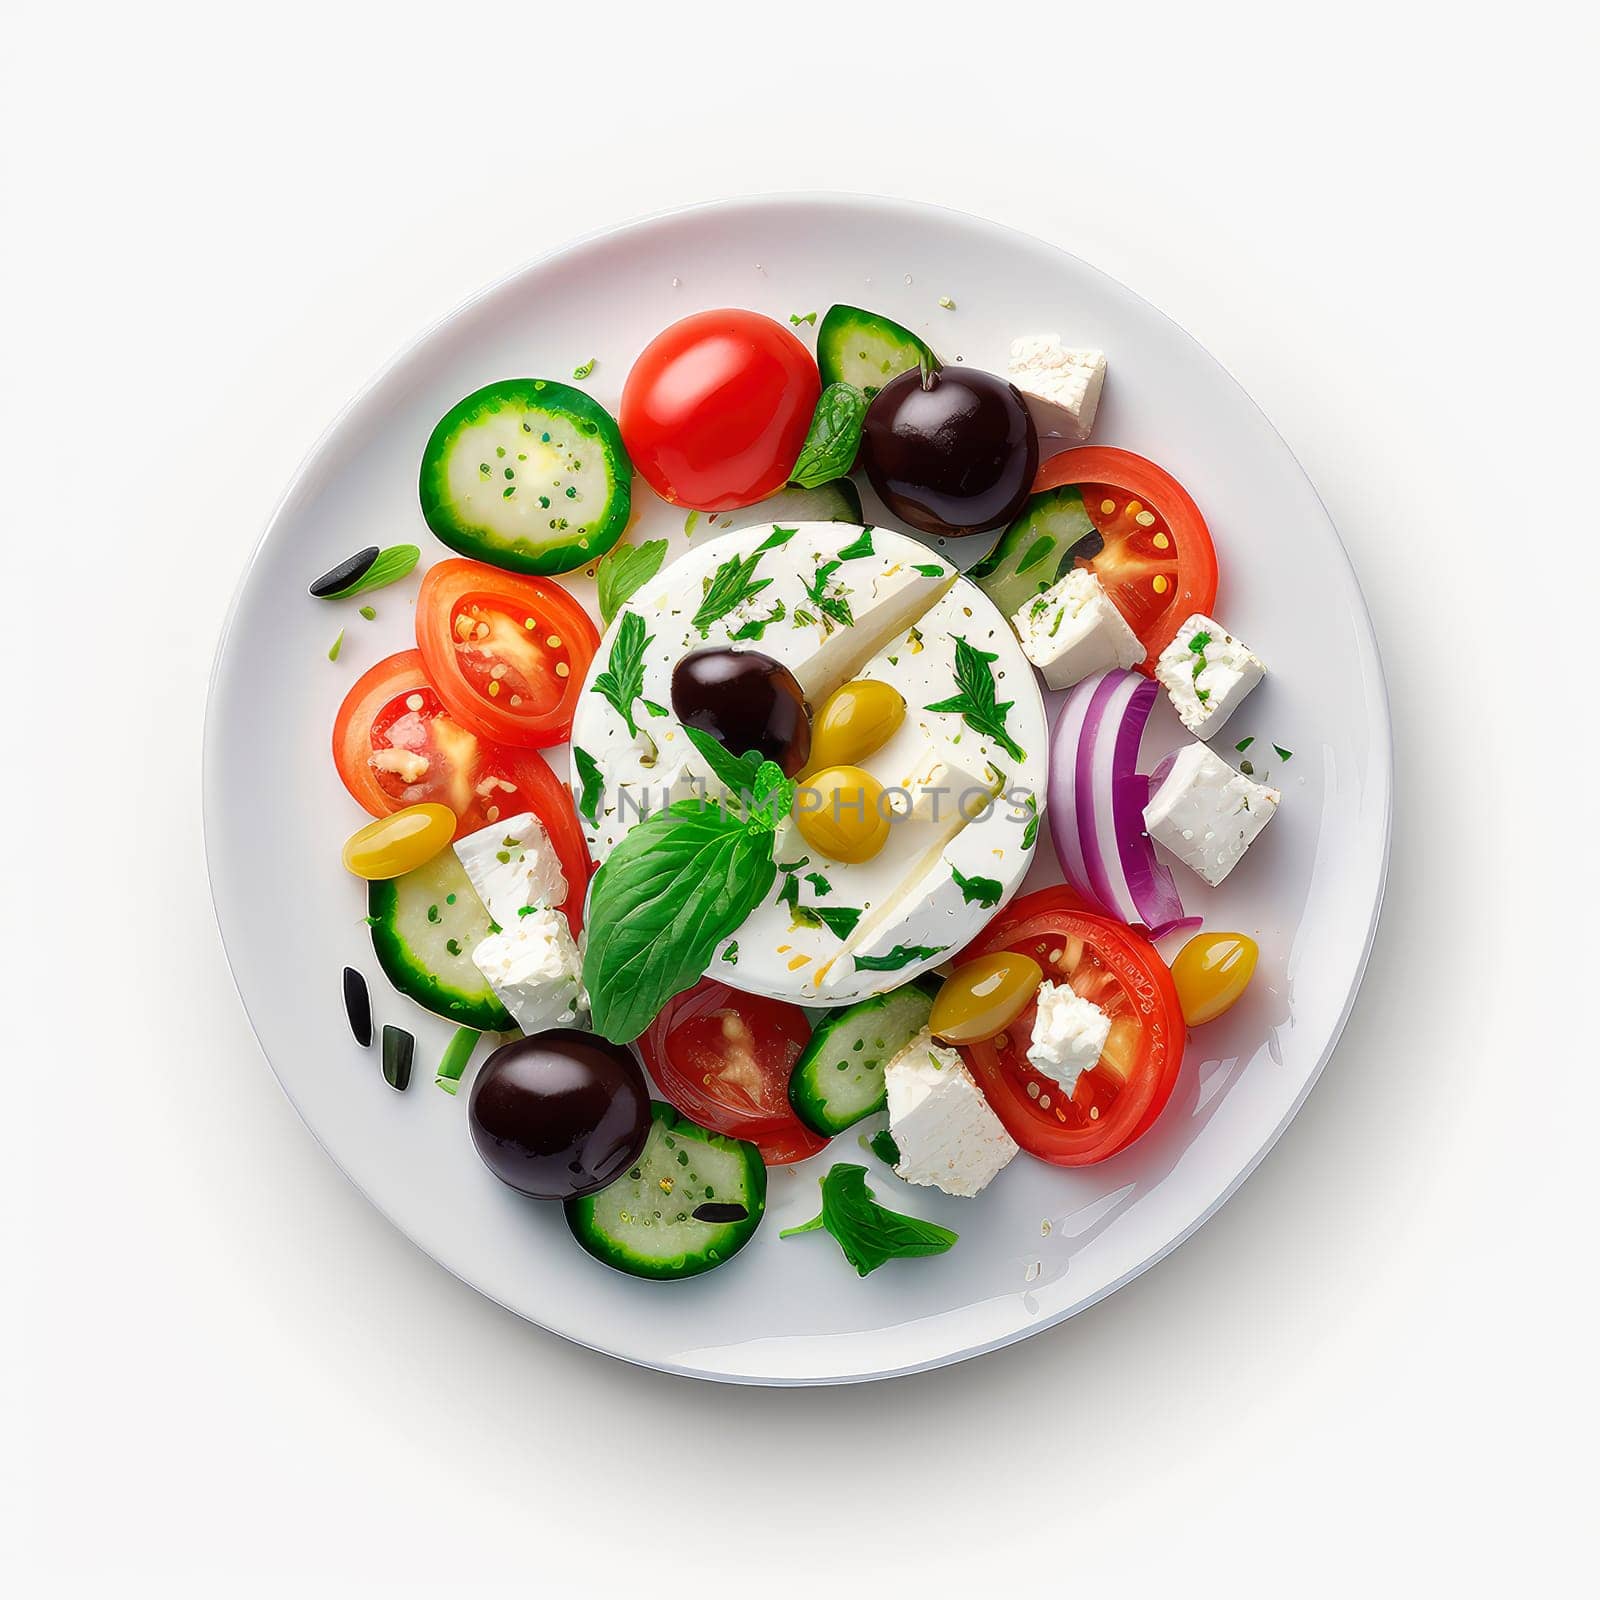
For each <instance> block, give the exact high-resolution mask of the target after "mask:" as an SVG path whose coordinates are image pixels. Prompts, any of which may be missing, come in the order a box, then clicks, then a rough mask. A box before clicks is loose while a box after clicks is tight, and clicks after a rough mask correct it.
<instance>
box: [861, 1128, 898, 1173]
mask: <svg viewBox="0 0 1600 1600" xmlns="http://www.w3.org/2000/svg"><path fill="white" fill-rule="evenodd" d="M867 1148H868V1149H869V1150H871V1152H872V1153H873V1155H875V1156H876V1157H877V1158H878V1159H879V1160H880V1161H887V1162H888V1163H889V1165H890V1166H891V1167H898V1166H899V1165H900V1146H899V1145H897V1144H896V1143H895V1142H894V1135H893V1134H892V1133H890V1132H889V1130H888V1129H887V1128H880V1129H879V1130H878V1131H877V1132H876V1133H875V1134H873V1136H872V1137H871V1138H870V1139H868V1140H867Z"/></svg>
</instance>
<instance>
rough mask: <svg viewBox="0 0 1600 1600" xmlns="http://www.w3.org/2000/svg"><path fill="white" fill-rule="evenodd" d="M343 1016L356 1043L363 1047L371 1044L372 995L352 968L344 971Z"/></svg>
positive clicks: (364, 981) (363, 979)
mask: <svg viewBox="0 0 1600 1600" xmlns="http://www.w3.org/2000/svg"><path fill="white" fill-rule="evenodd" d="M344 1014H345V1016H347V1017H348V1018H349V1019H350V1031H351V1033H353V1034H354V1035H355V1036H356V1043H357V1044H359V1045H362V1046H363V1047H364V1046H366V1045H369V1044H371V1043H372V995H371V994H370V993H369V992H368V990H367V980H366V979H365V978H364V977H362V976H361V974H360V973H359V972H357V971H356V969H355V968H354V967H346V968H345V969H344Z"/></svg>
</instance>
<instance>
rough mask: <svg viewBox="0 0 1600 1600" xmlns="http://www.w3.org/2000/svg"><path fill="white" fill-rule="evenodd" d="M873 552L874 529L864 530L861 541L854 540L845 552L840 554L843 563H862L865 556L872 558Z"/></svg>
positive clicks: (846, 547) (845, 548)
mask: <svg viewBox="0 0 1600 1600" xmlns="http://www.w3.org/2000/svg"><path fill="white" fill-rule="evenodd" d="M872 553H873V550H872V529H871V528H863V529H862V530H861V537H860V538H859V539H852V540H851V541H850V543H849V544H847V545H846V546H845V547H844V549H843V550H841V551H840V552H839V559H840V560H841V561H860V560H861V559H862V558H863V557H864V556H870V555H871V554H872Z"/></svg>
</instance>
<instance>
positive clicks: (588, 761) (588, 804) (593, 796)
mask: <svg viewBox="0 0 1600 1600" xmlns="http://www.w3.org/2000/svg"><path fill="white" fill-rule="evenodd" d="M572 764H573V765H574V766H575V767H576V768H577V769H578V780H579V782H580V783H581V784H582V785H583V790H582V793H581V794H580V795H579V796H578V815H579V816H581V817H582V818H583V820H584V821H585V822H587V823H588V824H589V826H590V827H591V828H598V827H599V826H600V800H601V797H602V796H603V795H604V794H605V788H606V780H605V775H604V774H603V773H602V772H601V771H600V763H599V762H598V761H596V760H595V758H594V757H593V756H592V755H590V754H589V752H588V751H587V750H585V749H584V748H583V746H582V745H576V744H575V745H573V747H572Z"/></svg>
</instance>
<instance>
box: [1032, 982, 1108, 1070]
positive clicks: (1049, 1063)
mask: <svg viewBox="0 0 1600 1600" xmlns="http://www.w3.org/2000/svg"><path fill="white" fill-rule="evenodd" d="M1035 1006H1036V1008H1037V1009H1036V1010H1035V1011H1034V1014H1033V1042H1032V1043H1031V1044H1030V1045H1029V1046H1028V1060H1029V1062H1030V1063H1031V1064H1032V1065H1033V1067H1034V1068H1035V1069H1036V1070H1037V1071H1039V1072H1042V1073H1043V1074H1044V1075H1045V1076H1046V1077H1047V1078H1054V1079H1055V1081H1056V1082H1057V1083H1059V1084H1060V1085H1061V1087H1062V1089H1063V1090H1065V1092H1066V1093H1067V1094H1071V1093H1072V1091H1073V1090H1074V1089H1075V1088H1076V1087H1077V1085H1078V1077H1079V1075H1080V1074H1081V1073H1084V1072H1087V1071H1088V1070H1089V1068H1090V1067H1092V1066H1093V1065H1094V1064H1095V1062H1097V1061H1098V1060H1099V1059H1100V1052H1101V1051H1102V1050H1104V1049H1105V1047H1106V1039H1107V1038H1108V1037H1109V1036H1110V1033H1111V1018H1110V1017H1108V1016H1107V1015H1106V1014H1105V1012H1103V1011H1102V1010H1101V1009H1100V1007H1099V1006H1097V1005H1096V1004H1095V1003H1094V1001H1092V1000H1085V999H1084V998H1083V996H1082V995H1080V994H1078V993H1077V992H1076V991H1074V989H1073V988H1072V986H1071V985H1070V984H1066V983H1051V982H1050V981H1049V980H1048V979H1046V980H1045V982H1044V983H1042V984H1040V986H1039V993H1038V997H1037V999H1036V1000H1035Z"/></svg>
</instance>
